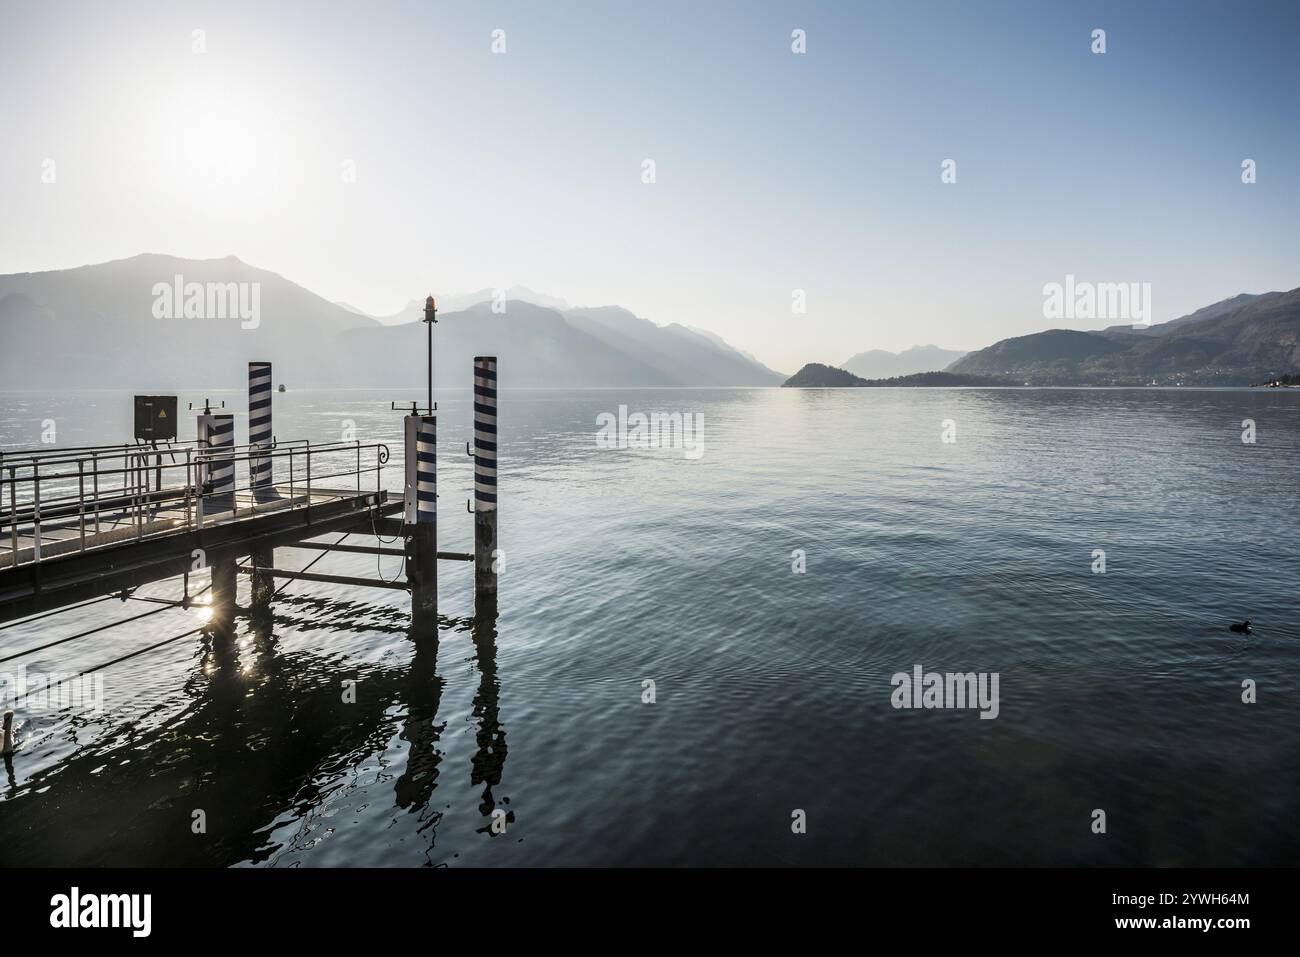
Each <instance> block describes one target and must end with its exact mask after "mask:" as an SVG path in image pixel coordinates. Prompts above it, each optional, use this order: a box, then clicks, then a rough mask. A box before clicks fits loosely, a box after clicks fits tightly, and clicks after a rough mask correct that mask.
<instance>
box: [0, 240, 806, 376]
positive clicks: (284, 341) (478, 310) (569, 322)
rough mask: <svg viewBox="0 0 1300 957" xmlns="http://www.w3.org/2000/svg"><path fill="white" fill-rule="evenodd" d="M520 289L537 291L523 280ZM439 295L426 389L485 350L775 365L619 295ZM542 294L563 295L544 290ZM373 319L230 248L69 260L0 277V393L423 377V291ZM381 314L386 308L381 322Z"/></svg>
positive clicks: (570, 358)
mask: <svg viewBox="0 0 1300 957" xmlns="http://www.w3.org/2000/svg"><path fill="white" fill-rule="evenodd" d="M177 276H181V277H183V281H184V282H185V283H200V284H216V285H219V286H220V287H222V288H225V287H226V286H228V285H229V284H234V286H232V287H231V288H235V287H239V286H240V284H256V285H257V289H258V306H259V315H258V318H257V321H256V322H255V323H252V322H243V323H241V322H240V321H239V320H238V319H237V318H198V317H194V318H182V317H180V316H181V314H180V313H179V312H177V313H176V317H174V318H173V317H171V316H172V313H165V315H166V316H167V317H164V318H159V317H158V316H156V315H155V313H156V311H157V309H156V306H157V296H156V294H155V292H154V290H155V288H156V287H158V286H159V284H164V285H168V286H170V285H171V284H172V283H173V281H174V279H175V277H177ZM514 289H516V290H520V291H521V294H528V295H533V296H536V295H537V294H534V293H531V291H529V290H526V289H523V287H514ZM486 293H487V295H486V297H485V298H478V297H479V296H481V295H482V294H481V293H476V294H472V295H471V296H469V297H464V298H476V299H477V300H478V301H477V302H475V303H471V304H469V305H467V306H465V307H464V308H459V309H452V308H448V307H449V306H452V305H457V302H456V300H455V299H448V300H443V301H440V303H439V305H440V308H439V311H438V325H437V326H436V331H435V345H434V352H435V374H436V381H437V383H438V385H439V386H453V385H454V386H463V385H468V384H469V382H470V378H471V373H470V370H471V367H472V359H473V357H474V356H475V355H483V354H495V355H497V356H498V358H499V359H500V361H501V364H502V379H503V383H505V384H507V385H508V387H545V388H551V387H555V388H560V387H577V388H583V387H595V386H634V387H635V386H763V385H778V384H780V382H781V381H782V379H783V378H784V376H783V375H782V374H781V373H778V372H775V371H773V370H771V369H768V368H767V367H766V366H763V365H762V364H761V363H759V362H757V361H756V360H754V359H752V358H751V357H748V356H745V355H743V354H741V353H740V352H738V351H736V350H735V349H732V348H731V347H730V346H729V345H727V344H726V343H725V342H723V341H722V340H721V339H719V338H718V337H716V336H712V335H704V334H701V333H699V332H694V331H692V330H689V329H687V328H685V327H684V326H680V325H677V324H670V325H667V326H659V325H657V324H656V323H654V322H651V321H649V320H647V319H641V318H638V317H636V316H635V315H633V314H632V313H631V312H628V311H627V310H625V309H622V308H620V307H617V306H606V307H600V308H597V309H568V310H565V311H561V310H557V309H555V308H550V307H547V306H544V305H538V304H534V303H532V302H529V301H526V300H524V299H522V298H521V299H512V298H510V294H511V291H510V290H508V291H507V297H506V312H505V313H504V314H497V313H494V312H492V309H491V299H492V293H491V291H490V290H488V291H486ZM538 298H546V299H548V301H553V302H562V300H554V299H551V298H550V297H538ZM407 312H409V313H410V314H409V315H405V314H399V317H400V318H401V319H402V320H403V321H402V322H401V323H399V324H392V325H385V324H384V323H383V322H381V321H380V320H377V319H376V318H374V317H372V316H368V315H366V314H364V313H363V312H361V311H360V310H358V309H357V308H356V307H354V306H349V305H346V304H340V303H333V302H329V301H327V300H325V299H323V298H322V297H320V296H317V295H316V294H315V293H312V292H311V291H309V290H307V289H305V288H303V287H302V286H299V285H297V284H296V283H294V282H292V281H290V280H288V279H286V278H284V277H283V276H280V275H278V274H276V273H273V272H270V271H268V270H264V269H258V268H257V267H254V266H250V265H248V264H247V263H244V262H242V261H240V260H239V259H237V258H236V257H233V256H230V257H225V258H222V259H205V260H192V259H181V258H178V257H174V256H165V255H157V254H144V255H140V256H134V257H131V258H129V259H123V260H116V261H113V262H108V263H100V264H95V265H90V266H81V267H78V268H75V269H64V270H52V271H48V272H39V273H18V274H13V275H4V276H0V343H2V344H3V347H2V348H0V388H60V387H68V386H70V385H76V386H79V387H91V388H130V389H137V390H139V391H142V392H143V391H147V390H149V389H160V388H165V389H178V388H200V387H204V386H206V387H208V388H212V389H217V388H242V387H243V385H244V384H245V382H246V375H247V363H248V361H249V360H270V361H271V362H273V363H274V364H275V376H276V381H277V382H287V383H289V384H290V385H291V386H314V385H315V386H345V387H351V386H386V387H392V386H407V385H417V384H421V383H423V381H424V378H425V357H424V355H425V354H424V341H425V335H424V330H423V328H422V327H421V326H418V325H414V324H413V323H416V322H417V321H418V320H419V319H421V318H422V317H423V304H422V302H416V301H413V302H412V304H411V306H410V307H408V310H407ZM390 318H392V317H390Z"/></svg>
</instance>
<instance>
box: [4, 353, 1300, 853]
mask: <svg viewBox="0 0 1300 957" xmlns="http://www.w3.org/2000/svg"><path fill="white" fill-rule="evenodd" d="M502 374H503V379H506V378H507V377H508V370H503V373H502ZM201 398H202V395H201V394H198V393H195V394H194V395H182V396H181V405H182V408H183V407H184V405H185V403H186V402H188V401H191V400H198V399H201ZM214 398H218V399H220V398H225V399H226V401H227V403H228V404H229V405H230V406H232V407H233V408H234V409H236V410H237V411H239V410H242V409H244V408H245V400H244V397H243V395H242V394H240V393H228V394H224V395H222V394H218V395H217V396H214ZM409 398H410V394H408V393H406V392H402V393H396V392H394V393H391V394H389V393H384V392H376V391H373V390H372V391H366V392H361V391H355V392H348V391H337V392H310V391H301V392H299V391H292V392H288V393H285V394H282V395H277V396H275V431H276V434H277V435H278V436H279V437H280V438H282V439H283V438H289V437H296V436H302V437H311V438H312V439H313V440H315V439H321V440H326V439H337V438H339V436H340V433H341V430H342V429H343V428H344V427H345V425H346V420H351V421H352V422H353V423H355V428H356V434H357V437H358V438H360V439H361V440H362V441H388V442H390V444H391V445H392V448H393V452H394V459H393V462H392V463H391V466H390V468H389V469H388V470H387V481H386V484H387V486H388V487H389V488H390V489H393V490H394V491H395V493H396V494H399V495H400V488H401V474H402V472H401V448H400V415H399V414H398V413H394V412H391V411H389V400H390V399H409ZM129 399H130V397H129V395H126V394H119V393H107V392H98V393H81V394H64V395H61V396H57V397H55V396H43V395H37V394H31V393H0V444H2V445H3V446H4V447H6V448H14V447H18V446H23V447H26V446H32V445H38V444H39V443H40V433H41V428H42V426H41V423H42V420H44V419H50V418H52V419H55V421H56V423H57V427H58V441H59V443H60V444H67V445H81V444H87V443H90V442H93V441H103V440H104V439H105V438H106V437H111V438H113V439H119V438H121V437H125V436H128V435H129V433H130V401H129ZM439 402H440V412H439V440H440V448H439V465H440V472H441V474H440V480H441V481H440V489H441V501H440V505H441V508H440V514H441V516H442V519H443V520H442V523H441V525H440V530H439V531H440V538H441V545H442V547H443V548H448V549H453V550H462V551H464V550H470V549H471V547H472V525H471V517H470V516H469V515H467V514H466V512H465V508H464V505H463V500H464V499H466V498H468V496H469V494H470V489H471V466H470V460H469V459H468V458H467V457H466V456H465V455H464V443H465V441H466V440H467V439H469V438H470V437H471V432H470V427H469V422H470V406H469V396H468V393H448V394H446V395H442V396H440V397H439ZM620 404H625V405H627V406H628V407H629V409H630V410H631V411H644V412H651V411H665V412H672V411H680V412H691V413H702V414H703V416H704V423H705V431H704V442H705V445H704V449H705V452H704V455H703V456H702V457H699V458H689V457H687V456H685V455H684V454H683V453H682V452H681V451H672V450H657V451H652V450H617V449H615V450H607V449H599V448H597V447H596V441H595V433H596V428H597V426H596V417H597V416H598V415H599V414H600V413H602V412H617V410H618V407H619V405H620ZM187 417H188V415H187ZM1247 418H1249V419H1253V420H1254V421H1255V423H1256V428H1257V442H1256V444H1253V445H1250V444H1244V443H1243V442H1242V420H1243V419H1247ZM944 420H952V423H953V424H954V425H955V429H956V441H955V442H953V443H945V442H943V441H941V433H942V431H943V427H944V426H943V423H944ZM236 428H237V435H238V436H239V439H238V440H239V441H241V442H243V441H246V438H245V436H246V434H247V432H246V429H247V420H246V419H239V420H237V427H236ZM501 428H502V451H501V479H500V489H501V503H502V504H501V512H500V516H501V517H500V522H501V531H500V536H501V544H502V546H503V547H504V548H505V549H506V555H507V564H506V570H505V573H504V574H503V575H502V578H501V597H500V617H499V620H498V621H497V623H496V627H495V629H492V628H487V627H485V628H482V629H478V630H476V629H475V628H473V627H471V624H470V621H469V616H470V615H471V612H472V589H471V575H472V572H471V570H470V569H469V567H468V566H463V565H460V564H445V565H444V566H443V567H442V570H441V573H440V574H441V609H440V610H441V612H442V613H443V615H444V616H445V617H446V620H445V622H444V624H443V627H442V628H441V633H440V637H439V640H438V641H437V642H436V643H434V642H429V641H419V642H417V641H414V640H413V639H412V637H411V636H410V635H409V633H408V629H409V623H410V616H409V598H408V596H407V595H405V594H404V593H402V592H393V591H381V590H378V589H357V588H350V587H341V586H333V585H324V584H313V583H306V582H291V583H288V584H287V587H286V588H285V589H284V591H283V592H282V593H281V594H280V595H279V597H278V598H277V599H276V601H275V606H274V607H275V612H276V618H275V622H274V631H273V635H272V637H271V638H270V639H269V640H263V639H257V638H254V637H253V636H252V634H251V632H250V631H249V629H248V626H247V623H245V622H242V621H241V622H240V647H239V653H238V657H237V660H235V661H231V660H225V659H220V660H219V659H216V658H214V657H213V656H212V655H211V653H210V649H209V648H208V647H207V645H206V643H205V641H204V639H203V638H202V637H200V636H191V637H189V638H185V639H183V640H180V641H176V642H172V643H171V644H168V645H164V646H163V647H160V648H158V649H157V650H154V651H151V652H148V653H146V654H143V655H139V656H137V657H134V658H131V659H129V660H127V661H124V662H121V663H120V664H117V665H113V666H112V667H110V668H108V669H106V670H105V671H104V672H103V675H104V696H105V706H104V709H103V710H102V711H100V712H98V713H96V712H93V711H85V710H83V711H79V712H68V711H65V712H53V713H50V712H35V711H32V710H31V709H24V707H22V706H21V703H20V706H19V707H18V709H17V717H18V719H19V721H20V722H21V723H22V729H21V732H22V737H23V746H22V748H21V750H20V751H19V752H18V753H17V754H16V755H14V756H13V758H12V760H11V761H9V762H6V765H5V771H6V773H7V780H5V781H3V782H0V785H2V786H0V864H3V865H50V864H91V865H95V864H126V865H143V864H183V865H217V866H234V865H255V866H275V867H291V866H339V865H379V866H389V865H401V866H423V865H437V866H442V865H449V866H462V865H474V866H513V865H732V864H758V865H766V864H794V865H813V864H838V865H941V864H954V865H1013V864H1035V865H1074V864H1098V865H1102V864H1109V865H1119V864H1151V865H1242V864H1295V863H1297V862H1300V828H1297V826H1296V822H1297V820H1300V616H1298V615H1297V604H1298V603H1297V587H1298V585H1300V534H1298V532H1300V521H1298V516H1300V481H1298V480H1297V470H1298V466H1300V392H1296V391H1282V390H1273V391H1246V390H1238V391H1202V390H1187V389H1183V390H883V389H882V390H874V389H864V390H840V391H836V390H827V391H815V390H809V391H793V390H780V389H756V390H645V391H637V390H626V391H617V392H616V391H587V392H576V391H575V392H569V393H566V392H522V391H515V392H512V391H509V390H505V391H503V393H502V398H501ZM181 434H182V436H183V437H185V436H192V434H193V425H192V423H188V422H187V423H186V425H185V427H183V428H182V433H181ZM329 540H333V537H332V536H331V538H330V539H329ZM356 541H357V543H358V544H360V543H362V541H361V540H360V539H358V540H356ZM370 541H373V539H370ZM796 549H802V550H804V552H805V555H806V573H804V574H795V573H794V572H793V571H792V562H793V559H792V552H794V551H795V550H796ZM1095 549H1104V550H1105V555H1106V571H1105V574H1094V572H1093V566H1094V558H1093V552H1094V550H1095ZM318 554H319V553H317V552H308V551H305V550H301V549H291V548H284V549H279V550H277V552H276V557H275V563H276V565H277V566H280V567H288V568H300V567H302V566H304V565H306V564H307V562H309V561H311V560H312V559H313V558H315V557H317V555H318ZM400 568H401V559H400V558H388V557H386V558H382V559H379V560H376V558H375V557H373V556H364V555H348V556H344V555H333V554H331V555H328V556H327V557H326V558H325V559H323V560H322V561H321V562H319V563H318V564H317V565H316V566H315V568H314V570H316V571H325V572H333V573H337V574H347V575H368V576H374V575H376V574H380V573H382V574H383V575H384V577H385V578H389V579H391V578H393V577H395V576H397V575H398V574H399V571H400ZM240 588H241V601H247V598H248V582H247V580H241V583H240ZM179 593H180V583H179V580H171V581H165V582H158V583H154V584H153V585H150V586H148V587H146V588H143V589H141V590H140V592H139V593H138V594H140V595H153V596H158V597H178V596H179ZM156 609H162V610H161V611H158V613H156V614H153V615H149V616H148V617H144V618H141V619H139V620H137V621H133V622H130V623H128V624H124V625H122V626H120V627H117V628H112V629H108V630H105V631H103V632H100V633H98V634H95V635H93V636H90V637H86V638H83V639H79V640H77V641H73V642H69V643H67V644H64V645H60V646H58V647H56V648H52V649H49V650H47V651H41V652H37V653H34V654H32V655H30V656H28V657H24V658H20V659H15V660H12V661H9V662H5V663H3V664H0V671H5V670H9V671H10V672H11V673H12V671H13V670H14V669H16V668H18V667H19V666H25V667H26V668H27V669H28V670H29V671H38V672H39V671H43V672H67V671H80V670H83V669H87V668H93V667H94V666H95V665H96V664H98V663H101V662H107V661H110V660H112V659H114V658H118V657H120V656H122V655H125V654H128V653H130V652H131V651H134V650H138V649H141V648H144V647H146V646H148V645H150V644H153V643H156V642H159V641H161V640H163V639H165V638H168V637H172V636H174V635H177V634H179V633H180V632H183V631H186V630H188V629H189V628H192V627H194V626H195V625H196V624H197V623H198V615H199V612H198V611H197V610H188V611H186V610H181V609H174V608H167V607H165V606H161V605H154V604H147V603H144V602H140V601H128V602H126V603H121V602H118V601H117V600H116V599H114V600H111V601H107V602H101V603H99V604H96V605H91V606H88V607H86V608H84V609H78V610H73V611H69V612H66V613H62V614H59V615H56V616H51V617H48V618H44V619H41V620H39V621H35V622H31V623H27V624H18V625H10V626H6V627H4V628H3V629H0V657H7V656H9V655H14V654H17V653H18V652H20V651H22V650H23V649H24V648H30V647H33V646H36V645H40V644H43V643H46V642H48V641H52V640H54V639H56V638H60V637H64V636H68V635H73V634H76V633H78V632H81V631H85V630H88V629H90V628H94V627H97V626H99V625H101V624H104V623H106V622H108V621H114V620H122V619H126V618H129V617H132V616H137V615H141V614H142V613H143V612H146V611H154V610H156ZM1247 617H1248V618H1251V619H1253V620H1254V622H1255V624H1256V631H1255V633H1254V634H1253V635H1251V636H1244V635H1239V634H1233V633H1231V632H1229V631H1228V628H1227V626H1228V624H1229V622H1232V621H1234V620H1239V619H1242V618H1247ZM916 665H920V666H922V668H923V669H924V670H926V671H938V672H969V671H974V672H997V673H998V674H999V676H1000V680H999V713H998V716H997V718H996V719H993V720H981V719H980V717H979V713H978V711H976V710H969V709H968V710H937V709H936V710H923V709H922V710H901V709H895V708H894V707H892V706H891V693H892V692H893V687H892V685H891V676H892V675H893V674H895V673H896V672H911V671H912V669H913V667H914V666H916ZM1247 679H1250V680H1252V681H1254V682H1255V683H1256V685H1257V689H1258V690H1257V694H1258V701H1257V703H1255V704H1245V703H1243V702H1242V683H1243V681H1245V680H1247ZM646 680H652V681H653V682H654V683H655V686H654V687H655V699H656V700H655V701H654V703H643V700H642V697H643V690H642V689H643V682H644V681H646ZM344 681H356V682H357V685H356V695H357V700H356V703H354V704H349V703H344V702H343V700H342V698H343V694H342V683H343V682H344ZM1098 808H1099V809H1103V810H1104V811H1105V813H1106V816H1107V817H1106V824H1107V833H1106V834H1104V835H1097V834H1093V833H1092V831H1091V824H1092V821H1093V811H1094V809H1098ZM196 809H202V810H203V811H204V812H205V814H206V819H207V833H206V834H203V835H195V834H193V833H192V831H191V821H192V815H193V812H194V811H195V810H196ZM499 810H500V811H504V812H505V816H504V821H505V829H504V832H503V833H498V832H496V831H494V829H493V827H492V824H493V821H494V820H497V819H500V818H501V815H498V814H495V813H494V812H497V811H499ZM796 810H802V811H803V812H805V814H806V819H807V833H806V834H795V833H792V827H791V822H792V814H793V813H794V812H795V811H796ZM498 830H499V829H498Z"/></svg>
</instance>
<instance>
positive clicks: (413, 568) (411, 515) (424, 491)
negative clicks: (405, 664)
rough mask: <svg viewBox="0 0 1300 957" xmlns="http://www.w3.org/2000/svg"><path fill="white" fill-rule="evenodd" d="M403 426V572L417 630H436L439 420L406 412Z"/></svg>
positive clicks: (435, 632)
mask: <svg viewBox="0 0 1300 957" xmlns="http://www.w3.org/2000/svg"><path fill="white" fill-rule="evenodd" d="M405 427H406V444H405V452H406V496H405V506H406V507H405V511H404V513H403V521H404V524H405V532H406V574H407V579H408V580H409V581H410V583H411V615H412V618H413V620H414V624H415V628H416V631H417V632H420V633H424V634H431V635H432V636H433V637H435V638H436V637H437V634H438V462H437V448H438V436H437V429H438V420H437V417H436V416H432V415H408V416H407V417H406V419H405Z"/></svg>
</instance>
